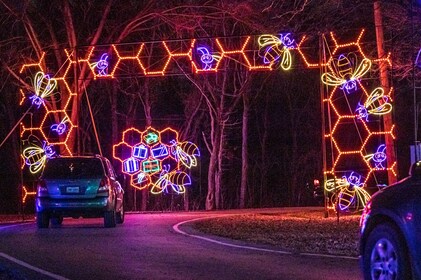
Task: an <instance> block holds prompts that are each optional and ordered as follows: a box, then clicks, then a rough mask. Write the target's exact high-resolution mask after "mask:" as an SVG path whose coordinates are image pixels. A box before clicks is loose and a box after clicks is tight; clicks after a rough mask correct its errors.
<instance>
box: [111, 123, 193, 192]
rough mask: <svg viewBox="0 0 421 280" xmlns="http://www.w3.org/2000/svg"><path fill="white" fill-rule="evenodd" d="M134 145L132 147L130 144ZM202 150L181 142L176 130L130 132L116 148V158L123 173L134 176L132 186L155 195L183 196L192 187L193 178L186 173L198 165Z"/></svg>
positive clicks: (123, 136) (149, 128)
mask: <svg viewBox="0 0 421 280" xmlns="http://www.w3.org/2000/svg"><path fill="white" fill-rule="evenodd" d="M128 142H130V144H129V143H128ZM198 156H200V152H199V149H198V148H197V146H196V145H195V144H193V143H191V142H188V141H184V142H181V143H180V142H179V140H178V132H177V131H175V130H174V129H172V128H169V127H168V128H165V129H164V130H162V131H158V130H156V129H154V128H152V127H147V128H146V129H145V130H144V131H140V130H138V129H136V128H133V127H132V128H129V129H126V130H125V131H124V132H123V135H122V141H121V142H120V143H118V144H115V145H114V146H113V157H114V158H115V159H117V160H119V161H120V162H121V163H122V172H123V173H125V174H127V175H129V176H130V183H131V186H132V187H134V188H136V189H139V190H142V189H145V188H150V191H151V193H153V194H159V193H163V192H169V191H173V192H174V193H177V194H182V193H184V192H185V190H186V186H189V185H191V179H190V176H189V175H188V174H187V173H185V172H184V171H183V167H184V168H191V167H194V166H196V165H197V157H198Z"/></svg>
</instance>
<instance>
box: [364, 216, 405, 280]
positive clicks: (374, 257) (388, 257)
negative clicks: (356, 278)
mask: <svg viewBox="0 0 421 280" xmlns="http://www.w3.org/2000/svg"><path fill="white" fill-rule="evenodd" d="M406 248H407V247H406V244H405V242H404V239H403V238H402V236H401V235H400V234H399V232H398V230H397V229H396V228H395V227H394V226H393V225H391V224H380V225H378V226H376V227H375V228H374V229H373V230H372V231H371V233H370V235H369V236H368V238H367V243H366V246H365V249H364V255H363V270H364V279H373V280H374V279H411V276H410V275H411V269H410V263H409V259H408V252H407V249H406ZM388 276H391V277H390V278H386V277H388Z"/></svg>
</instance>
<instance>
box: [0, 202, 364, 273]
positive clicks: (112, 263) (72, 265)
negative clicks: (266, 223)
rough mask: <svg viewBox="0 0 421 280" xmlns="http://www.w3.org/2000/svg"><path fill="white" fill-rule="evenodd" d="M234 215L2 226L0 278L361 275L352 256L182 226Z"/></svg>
mask: <svg viewBox="0 0 421 280" xmlns="http://www.w3.org/2000/svg"><path fill="white" fill-rule="evenodd" d="M248 211H253V210H248ZM254 211H258V212H262V211H263V210H254ZM269 211H270V212H274V211H278V212H279V211H286V210H285V209H284V210H282V209H278V210H273V209H271V210H269ZM235 213H238V212H236V211H229V212H225V211H224V212H222V211H221V212H192V213H189V212H186V213H165V214H130V215H126V221H125V223H124V224H123V225H117V227H116V228H110V229H109V228H103V223H102V219H78V220H74V219H65V220H64V223H63V225H62V226H61V227H58V228H49V229H42V230H39V229H37V228H36V225H35V224H34V223H27V224H19V225H12V226H10V225H8V226H1V225H0V279H305V280H309V279H341V280H346V279H361V278H362V276H361V273H360V271H359V268H358V261H357V260H356V259H346V258H337V257H323V256H308V255H292V254H285V253H282V252H279V251H276V250H273V248H270V247H261V248H263V250H255V249H253V248H247V246H254V245H247V244H244V243H239V242H231V241H229V240H224V239H221V238H213V237H209V236H208V237H204V238H203V237H202V236H201V237H202V238H198V235H197V233H195V232H193V231H192V230H191V229H190V228H189V227H188V226H187V225H186V224H184V223H183V222H185V221H187V220H192V219H197V218H202V217H211V216H218V215H226V214H235ZM242 213H244V212H242ZM179 223H181V224H179ZM176 224H179V225H177V226H174V225H176ZM183 232H184V234H183ZM207 238H211V239H212V240H216V242H211V241H212V240H207ZM224 243H227V245H231V246H227V245H224ZM232 245H234V246H232ZM2 277H3V278H2ZM8 277H10V278H8Z"/></svg>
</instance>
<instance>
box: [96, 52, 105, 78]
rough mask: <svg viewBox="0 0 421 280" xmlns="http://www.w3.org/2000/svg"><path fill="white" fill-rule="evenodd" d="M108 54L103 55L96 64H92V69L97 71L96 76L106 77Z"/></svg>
mask: <svg viewBox="0 0 421 280" xmlns="http://www.w3.org/2000/svg"><path fill="white" fill-rule="evenodd" d="M107 59H108V54H107V53H104V54H102V55H101V58H100V59H99V60H98V62H96V63H94V67H96V68H97V69H98V76H106V75H107V74H108V73H107V72H108V71H107V70H108V61H107Z"/></svg>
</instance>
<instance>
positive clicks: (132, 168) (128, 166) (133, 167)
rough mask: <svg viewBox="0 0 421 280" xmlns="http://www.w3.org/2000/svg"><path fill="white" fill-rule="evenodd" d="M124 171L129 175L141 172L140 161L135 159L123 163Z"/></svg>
mask: <svg viewBox="0 0 421 280" xmlns="http://www.w3.org/2000/svg"><path fill="white" fill-rule="evenodd" d="M123 169H124V171H125V172H127V173H135V172H137V171H139V170H140V166H139V161H138V160H137V159H135V158H132V157H131V158H128V159H127V160H125V161H124V162H123Z"/></svg>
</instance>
